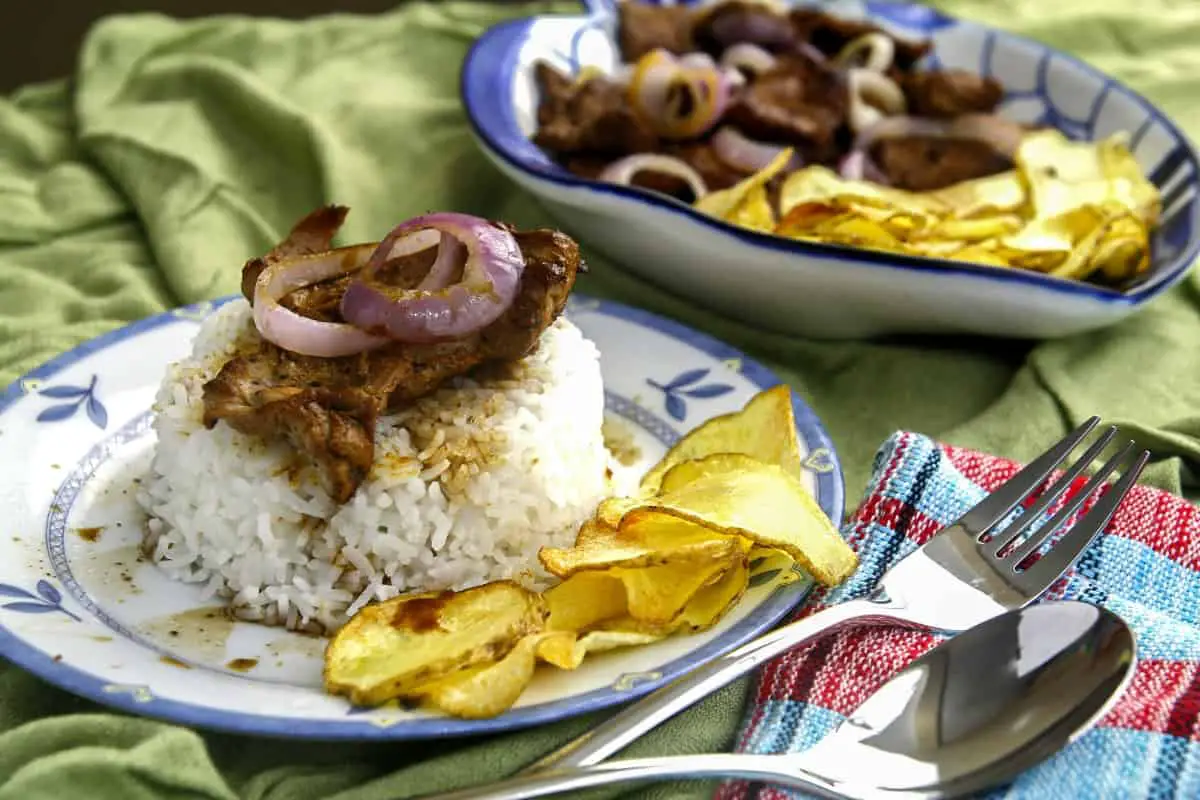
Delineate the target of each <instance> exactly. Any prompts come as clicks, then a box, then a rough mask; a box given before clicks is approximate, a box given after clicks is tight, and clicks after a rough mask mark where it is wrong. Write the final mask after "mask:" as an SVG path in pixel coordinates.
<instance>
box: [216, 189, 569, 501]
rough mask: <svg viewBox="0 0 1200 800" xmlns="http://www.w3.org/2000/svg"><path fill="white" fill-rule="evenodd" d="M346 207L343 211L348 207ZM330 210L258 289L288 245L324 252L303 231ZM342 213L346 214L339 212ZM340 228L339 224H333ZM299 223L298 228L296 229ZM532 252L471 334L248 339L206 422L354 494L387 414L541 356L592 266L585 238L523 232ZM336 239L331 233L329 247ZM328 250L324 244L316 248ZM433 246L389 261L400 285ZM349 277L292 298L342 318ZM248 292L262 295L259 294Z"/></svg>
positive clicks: (407, 283)
mask: <svg viewBox="0 0 1200 800" xmlns="http://www.w3.org/2000/svg"><path fill="white" fill-rule="evenodd" d="M341 213H342V216H344V214H345V211H344V209H343V210H342V212H341ZM331 219H332V217H331V216H330V212H328V211H325V212H324V214H323V212H314V214H313V215H310V216H309V217H307V218H305V220H303V221H301V223H300V224H299V225H297V228H296V230H294V231H293V235H292V236H289V237H288V240H287V241H285V242H283V243H281V244H280V245H279V246H278V247H276V248H274V249H273V250H272V251H271V253H270V254H268V255H267V256H265V257H264V258H263V259H253V260H251V261H250V262H248V263H247V264H246V266H245V268H244V270H243V286H247V285H249V286H250V287H252V286H253V283H254V280H253V279H251V277H252V276H253V277H255V278H256V277H257V274H258V272H261V270H262V269H263V267H264V264H263V262H264V261H266V262H267V263H270V261H271V260H278V258H281V257H284V256H281V255H280V254H281V253H290V254H304V253H305V252H321V250H320V249H319V248H320V244H321V242H320V240H319V239H315V238H311V239H307V240H305V239H304V238H303V235H304V234H311V233H313V232H314V231H316V230H328V229H329V224H328V223H329V222H330V220H331ZM338 221H339V222H340V219H339V220H338ZM333 230H336V226H334V227H333ZM297 231H299V234H297ZM514 236H515V238H516V240H517V243H518V245H519V246H520V248H521V253H522V255H523V257H524V259H525V269H524V271H523V273H522V276H521V281H520V285H519V288H518V292H517V296H516V298H515V300H514V301H513V303H512V305H511V306H510V307H509V308H508V309H507V310H506V311H505V312H504V314H503V315H502V316H501V317H500V318H499V319H497V320H496V321H495V322H493V323H491V324H490V325H488V326H486V327H484V328H483V329H481V330H479V331H476V332H474V333H472V334H470V335H467V336H464V337H462V338H459V339H454V340H450V341H443V342H436V343H432V344H405V343H400V342H396V343H392V344H388V345H385V346H383V347H381V348H378V349H375V350H371V351H368V352H365V353H361V354H358V355H353V356H343V357H340V358H317V357H313V356H303V355H299V354H297V353H292V352H289V351H287V350H284V349H283V348H281V347H278V346H276V345H274V344H272V343H271V342H268V341H266V340H264V339H262V338H261V337H257V336H252V337H247V339H246V341H245V342H244V344H243V345H242V346H240V347H239V349H238V351H237V352H235V353H234V354H233V356H232V357H230V359H229V360H228V361H227V362H226V363H225V364H224V365H223V366H222V367H221V369H220V370H219V371H218V373H217V374H216V375H215V376H214V377H213V378H212V379H211V380H209V381H208V382H207V383H206V384H205V386H204V398H203V402H204V424H205V425H206V426H208V427H212V426H214V425H216V424H217V423H218V422H222V421H224V422H225V423H226V424H228V425H230V426H231V427H233V428H234V429H235V430H238V431H241V432H242V433H246V434H249V435H252V436H260V437H262V438H264V439H266V440H268V441H283V442H287V443H288V444H289V445H291V447H292V448H293V449H294V450H295V452H296V455H297V457H298V459H300V460H301V461H300V463H302V464H310V465H312V466H314V467H316V468H317V470H318V472H319V474H320V475H321V478H322V480H323V482H324V485H325V487H326V490H327V491H328V492H329V494H330V496H331V497H332V498H333V499H334V500H335V501H336V502H338V503H344V502H346V501H347V500H349V499H350V497H351V496H353V494H354V492H355V490H356V489H357V488H358V486H359V484H360V483H362V481H363V480H365V479H366V477H367V475H368V474H369V472H370V469H371V465H372V463H373V461H374V457H375V446H374V431H375V422H376V420H377V418H378V416H379V415H380V414H381V413H383V412H385V411H387V410H389V409H396V408H398V407H400V406H402V405H404V404H405V403H408V402H411V401H413V400H415V399H417V398H420V397H422V396H424V395H426V394H429V393H431V392H433V391H434V390H436V389H437V388H438V387H440V386H441V385H442V384H443V383H445V382H446V381H447V380H448V379H450V378H452V377H454V376H457V375H462V374H465V373H467V372H469V371H471V370H472V369H474V368H476V367H478V366H481V365H485V364H490V363H497V362H501V361H512V360H516V359H519V358H522V357H524V356H526V355H528V354H529V353H531V352H532V351H533V350H534V349H535V348H536V346H537V343H538V340H539V338H540V337H541V334H542V332H543V331H544V330H545V329H546V328H547V327H549V326H550V324H552V323H553V322H554V321H555V320H556V319H557V318H558V317H559V315H560V314H561V313H562V311H563V308H564V307H565V305H566V302H567V297H568V296H569V294H570V291H571V288H572V287H573V286H574V283H575V278H576V275H577V274H578V273H579V272H580V271H581V270H585V269H586V268H585V267H584V265H583V262H582V260H581V259H580V254H579V246H578V245H577V244H576V243H575V242H574V241H573V240H572V239H571V238H570V237H568V236H566V235H565V234H563V233H560V232H558V231H552V230H534V231H514ZM330 238H332V231H330V232H329V238H327V239H326V240H325V245H326V246H327V245H328V241H329V239H330ZM314 247H315V248H318V249H316V250H313V249H309V248H314ZM432 258H433V248H430V249H429V250H427V251H425V252H423V253H416V254H413V255H410V256H405V257H403V258H401V259H395V260H394V261H393V262H392V263H389V264H388V265H387V269H386V274H387V276H388V278H389V281H390V282H394V285H396V286H398V287H402V288H412V287H413V286H415V285H416V283H418V282H419V281H420V279H421V277H422V276H423V274H424V272H423V271H422V265H423V269H424V270H426V271H427V270H428V267H429V264H430V263H431V261H432ZM347 282H348V280H347V279H346V278H339V279H336V280H331V281H328V282H326V283H324V284H318V285H317V286H314V287H309V288H308V289H306V290H301V292H304V294H300V293H293V295H298V294H299V296H298V297H295V296H293V295H289V296H288V297H287V298H284V300H283V304H284V305H287V306H288V307H290V308H292V309H293V310H294V311H297V312H298V313H302V314H305V315H307V316H312V317H314V318H317V319H323V320H326V321H336V322H340V321H342V320H341V317H340V314H339V313H338V312H337V311H336V309H337V307H338V304H339V302H340V294H341V292H343V291H344V289H345V285H346V283H347ZM249 295H250V296H251V297H252V296H253V293H252V292H250V293H249Z"/></svg>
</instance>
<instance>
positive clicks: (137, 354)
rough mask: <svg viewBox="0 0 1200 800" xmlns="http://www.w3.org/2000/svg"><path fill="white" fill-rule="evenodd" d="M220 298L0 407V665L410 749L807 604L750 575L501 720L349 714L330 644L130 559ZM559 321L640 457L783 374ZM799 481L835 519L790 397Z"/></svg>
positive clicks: (607, 311) (41, 381) (564, 710)
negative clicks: (169, 395)
mask: <svg viewBox="0 0 1200 800" xmlns="http://www.w3.org/2000/svg"><path fill="white" fill-rule="evenodd" d="M220 302H223V301H219V302H218V303H216V304H210V303H203V304H199V305H194V306H188V307H185V308H181V309H177V310H175V311H172V312H170V313H166V314H161V315H159V316H156V317H151V318H149V319H146V320H142V321H141V322H137V323H135V324H133V325H130V326H128V327H125V328H122V329H120V330H116V331H113V332H111V333H108V334H106V335H104V336H101V337H99V338H97V339H94V340H92V341H90V342H87V343H86V344H83V345H81V346H79V347H78V348H76V349H74V350H72V351H70V352H68V353H66V354H64V355H62V356H59V357H58V358H56V359H54V360H53V361H51V362H49V363H48V364H46V365H44V366H42V367H39V368H38V369H36V370H34V371H33V372H31V373H29V374H28V375H27V376H25V377H23V378H21V379H19V380H17V381H16V382H14V383H13V385H12V386H10V387H9V389H8V391H7V392H6V393H5V394H4V395H3V396H2V397H0V518H2V519H3V520H4V524H3V526H0V655H2V656H3V657H4V658H6V659H8V660H10V661H12V662H13V663H15V664H18V665H20V666H21V667H23V668H25V669H27V670H29V671H30V672H33V673H35V674H37V675H39V676H41V677H42V678H44V679H45V680H47V681H50V682H51V683H54V684H57V685H58V686H60V687H62V688H64V689H66V690H68V691H71V692H74V693H76V694H78V695H82V696H84V697H88V698H90V699H92V700H96V701H98V702H101V703H104V704H107V705H109V706H113V707H116V708H119V709H122V710H125V711H129V712H133V713H137V714H143V715H146V716H151V717H156V718H159V719H163V720H167V721H170V722H175V723H180V724H184V725H191V726H199V727H205V728H214V729H222V730H228V731H239V732H243V733H255V734H265V735H273V736H287V737H297V738H307V739H409V738H424V737H435V736H445V735H466V734H477V733H489V732H495V731H499V730H505V729H511V728H517V727H524V726H528V725H536V724H541V723H544V722H548V721H552V720H556V719H560V718H563V717H567V716H572V715H575V714H581V713H585V712H588V711H592V710H595V709H597V708H601V707H605V706H610V705H614V704H618V703H621V702H625V701H627V700H629V699H631V698H633V697H636V696H639V695H642V694H645V693H646V692H648V691H650V690H652V689H653V688H655V687H657V686H660V685H661V684H663V683H664V682H666V681H668V680H670V679H672V678H673V677H675V676H678V675H680V674H681V673H683V672H685V671H686V670H688V669H689V668H691V667H693V666H695V665H697V664H699V663H701V662H703V661H705V660H708V659H711V658H713V657H714V656H716V655H717V654H719V653H723V652H725V651H728V650H730V649H732V648H733V647H735V646H737V645H738V644H740V643H742V642H744V641H746V640H748V639H750V638H752V637H754V636H756V635H757V634H759V633H761V632H762V631H764V630H766V629H767V628H769V627H770V626H772V625H773V624H774V623H776V622H777V621H779V620H780V619H781V618H782V617H783V616H784V615H785V614H787V612H788V611H789V610H791V609H792V608H793V607H794V606H795V605H796V604H797V603H798V602H799V601H800V600H801V599H802V598H803V597H804V595H805V593H806V592H807V590H808V583H807V582H806V581H801V582H798V583H793V584H791V585H789V586H779V585H777V576H775V575H773V574H771V573H760V574H757V575H755V576H754V577H753V578H752V579H751V583H752V588H751V589H750V590H749V591H748V592H747V594H746V596H745V598H744V599H743V600H742V601H741V602H740V603H739V604H738V606H737V607H736V608H735V609H734V610H733V611H732V612H731V613H730V614H729V615H728V616H727V617H726V618H725V619H724V620H723V621H722V622H721V623H720V624H719V625H718V626H717V627H715V628H714V629H713V630H710V631H707V632H705V633H702V634H698V635H692V636H677V637H672V638H669V639H667V640H664V641H662V642H659V643H656V644H653V645H649V646H644V647H637V648H629V649H625V650H619V651H613V652H611V653H607V654H602V655H600V656H598V657H595V658H592V657H589V658H588V660H587V662H586V663H585V664H584V665H583V666H582V667H580V668H579V669H578V670H575V671H572V672H567V671H561V670H557V669H555V668H553V667H542V668H540V670H539V672H538V674H537V675H536V676H535V678H534V681H533V683H532V684H531V685H530V687H529V688H528V689H527V690H526V692H525V694H524V695H523V696H522V697H521V699H520V701H519V702H518V703H517V705H516V707H514V708H513V709H512V710H510V711H509V712H507V713H505V714H502V715H500V716H498V717H495V718H493V719H487V720H462V719H455V718H450V717H446V716H441V715H438V714H434V713H429V712H425V711H411V710H405V709H402V708H381V709H374V710H362V709H356V708H353V707H351V706H350V704H349V703H347V701H346V700H345V699H344V698H340V697H332V696H329V695H327V694H325V693H324V692H323V691H322V690H321V681H320V672H321V657H322V652H323V649H324V642H325V640H323V639H319V638H315V637H309V636H304V635H301V634H297V633H290V632H287V631H284V630H282V629H279V628H267V627H263V626H259V625H255V624H252V623H244V622H234V621H232V620H231V619H228V618H227V617H226V616H225V615H224V614H223V613H222V611H221V608H220V606H219V605H215V604H214V601H205V600H204V599H203V598H202V596H201V594H200V591H201V590H200V588H198V587H196V586H193V585H187V584H182V583H177V582H175V581H173V580H171V579H169V578H168V577H167V576H166V575H165V574H164V573H162V572H161V571H160V570H159V569H158V568H157V567H155V566H154V565H153V564H151V563H149V562H146V561H143V560H141V559H140V558H139V555H138V545H139V542H140V539H141V535H142V530H143V528H144V526H145V522H146V520H145V518H144V516H143V514H142V512H141V511H140V510H139V508H138V506H137V505H136V503H135V502H134V501H133V495H134V487H135V485H136V481H137V480H138V478H139V476H140V475H141V474H143V473H144V472H145V470H146V469H147V468H148V465H149V460H150V456H151V454H152V451H153V447H154V433H153V430H152V429H151V424H150V423H151V421H152V414H151V410H150V406H151V403H152V401H153V398H154V395H155V392H156V390H157V388H158V385H159V382H160V380H161V379H162V376H163V372H164V369H165V368H166V366H167V364H168V363H170V362H172V361H174V360H177V359H179V358H182V357H184V356H185V355H187V353H188V352H189V351H190V348H191V340H192V337H193V336H194V335H195V333H196V331H197V330H198V327H199V322H200V320H202V319H203V318H204V317H205V315H207V314H208V313H210V312H211V311H212V309H213V308H214V306H215V305H219V304H220ZM568 315H569V317H570V319H571V320H572V321H573V322H574V323H575V324H576V325H578V326H579V327H580V328H581V329H582V331H583V332H584V334H585V335H586V336H587V337H588V338H590V339H591V340H592V341H593V342H595V343H596V345H597V346H598V347H599V349H600V353H601V369H602V372H603V376H604V382H605V391H606V405H607V413H608V415H609V416H610V417H615V418H618V419H619V420H620V423H619V424H621V425H623V426H624V427H625V428H626V429H627V431H628V432H629V433H630V434H631V435H633V436H634V437H635V439H636V443H637V445H638V448H639V450H640V452H641V459H642V460H643V461H644V466H646V467H648V466H650V465H651V464H652V463H654V462H655V461H657V460H658V458H659V457H660V456H661V455H662V453H663V452H664V451H665V449H666V448H667V447H668V446H669V445H670V444H671V443H672V442H673V441H674V440H676V439H677V438H678V437H679V436H681V435H682V434H684V433H686V432H687V431H689V430H691V429H692V428H694V427H695V426H696V425H698V424H699V423H700V422H702V421H704V420H705V419H708V418H710V417H712V416H714V415H717V414H721V413H725V412H728V411H733V410H736V409H739V408H741V407H742V405H743V404H744V403H745V402H746V401H747V400H748V399H749V398H750V397H751V396H753V395H754V394H755V393H757V392H758V391H759V390H761V389H763V388H767V387H769V386H773V385H775V384H777V383H778V382H779V381H778V379H777V378H776V376H775V375H773V374H772V373H771V372H770V371H769V370H767V369H766V368H764V367H763V366H761V365H759V364H756V363H755V362H753V361H751V360H750V359H748V358H746V357H745V356H743V355H742V354H741V353H739V352H738V351H736V350H734V349H733V348H731V347H729V346H727V345H724V344H722V343H720V342H718V341H715V340H713V339H711V338H709V337H707V336H705V335H702V334H699V333H697V332H695V331H692V330H689V329H688V328H685V327H683V326H682V325H679V324H677V323H674V322H670V321H668V320H665V319H662V318H660V317H656V316H654V315H652V314H649V313H646V312H644V311H639V310H636V309H633V308H629V307H626V306H622V305H619V304H616V303H612V302H608V301H600V300H595V299H591V298H585V297H581V296H575V297H573V298H572V301H571V304H570V306H569V308H568ZM794 405H795V411H796V423H797V428H798V430H799V433H800V446H801V449H802V451H803V457H804V465H805V469H804V474H803V476H802V479H803V481H804V484H805V485H806V486H807V487H808V488H809V490H810V491H811V492H812V493H813V494H814V495H815V496H816V497H817V499H818V500H819V502H820V504H821V507H822V508H823V509H824V510H825V512H826V513H827V514H829V515H830V517H831V518H833V519H834V520H838V521H840V520H841V515H842V511H843V485H842V475H841V470H840V468H839V465H838V459H837V454H836V452H835V450H834V448H833V445H832V443H831V442H830V441H829V439H828V437H827V436H826V434H825V431H824V430H823V429H822V427H821V424H820V422H819V421H818V420H817V418H816V416H815V415H814V414H813V413H812V411H811V410H810V409H809V408H808V407H807V406H806V405H804V403H803V402H802V401H801V400H800V399H799V398H794Z"/></svg>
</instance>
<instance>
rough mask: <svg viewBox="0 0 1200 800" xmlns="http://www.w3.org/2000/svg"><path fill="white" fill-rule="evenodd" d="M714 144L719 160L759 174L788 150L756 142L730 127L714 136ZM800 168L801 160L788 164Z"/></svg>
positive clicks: (784, 147) (743, 170)
mask: <svg viewBox="0 0 1200 800" xmlns="http://www.w3.org/2000/svg"><path fill="white" fill-rule="evenodd" d="M712 144H713V149H714V150H716V152H717V157H718V158H720V159H721V160H722V161H724V162H725V163H726V164H728V165H729V166H731V167H733V168H734V169H737V170H741V171H742V172H759V171H761V170H763V169H766V168H767V167H768V166H769V165H770V163H771V162H772V161H774V160H775V158H776V157H777V156H778V155H779V154H780V153H782V152H783V151H784V150H786V149H787V146H786V145H780V144H768V143H766V142H756V141H755V140H753V139H749V138H747V137H746V136H745V135H743V134H742V132H741V131H739V130H738V129H737V128H734V127H731V126H729V125H724V126H722V127H721V128H719V129H718V130H717V132H716V133H715V134H713V138H712ZM799 166H800V163H799V158H793V159H792V163H790V164H788V168H789V169H795V168H797V167H799Z"/></svg>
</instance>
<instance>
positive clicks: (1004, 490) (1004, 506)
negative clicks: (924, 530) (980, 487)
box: [956, 417, 1100, 538]
mask: <svg viewBox="0 0 1200 800" xmlns="http://www.w3.org/2000/svg"><path fill="white" fill-rule="evenodd" d="M1099 423H1100V418H1099V417H1092V418H1091V419H1089V420H1088V421H1087V422H1085V423H1083V424H1082V425H1080V426H1079V427H1078V428H1076V429H1075V430H1073V431H1071V432H1070V433H1069V434H1067V435H1066V437H1064V438H1063V439H1062V440H1061V441H1060V442H1059V443H1058V444H1056V445H1054V446H1053V447H1051V448H1050V449H1049V450H1047V451H1046V452H1045V453H1043V454H1042V455H1040V456H1038V457H1037V458H1036V459H1034V460H1033V461H1030V462H1029V463H1028V464H1026V465H1025V468H1024V469H1022V470H1021V471H1020V472H1018V473H1017V474H1016V475H1014V476H1012V477H1011V478H1009V479H1008V480H1007V481H1005V482H1004V485H1003V486H1001V487H1000V488H999V489H997V490H996V491H994V492H992V493H991V494H990V495H988V496H987V497H985V498H984V499H983V500H980V501H979V502H978V503H977V504H976V505H975V506H974V507H973V508H972V509H971V510H970V511H968V512H967V513H965V514H963V515H962V516H961V517H960V518H959V519H958V522H957V523H956V524H957V525H961V526H962V527H964V528H966V529H967V531H969V532H970V533H972V534H974V535H975V536H976V538H978V537H979V536H981V535H982V534H983V533H984V532H985V531H987V530H989V529H990V528H991V527H992V526H993V525H995V524H996V523H997V522H999V521H1000V520H1002V519H1004V518H1005V517H1006V516H1008V513H1009V512H1010V511H1012V510H1013V509H1014V508H1016V507H1017V504H1018V503H1020V502H1021V501H1022V500H1024V499H1025V498H1026V497H1028V496H1029V493H1030V492H1032V491H1033V490H1034V489H1036V488H1037V487H1038V486H1039V485H1041V483H1042V481H1044V480H1046V478H1047V476H1049V475H1050V473H1051V472H1053V471H1054V470H1055V469H1056V468H1057V467H1058V465H1059V464H1061V463H1062V462H1063V461H1065V460H1066V458H1067V456H1069V455H1071V451H1072V450H1074V449H1075V447H1076V445H1078V444H1079V443H1080V442H1081V441H1083V438H1084V437H1085V436H1087V435H1088V434H1089V433H1091V432H1092V429H1093V428H1095V427H1096V425H1098V424H1099Z"/></svg>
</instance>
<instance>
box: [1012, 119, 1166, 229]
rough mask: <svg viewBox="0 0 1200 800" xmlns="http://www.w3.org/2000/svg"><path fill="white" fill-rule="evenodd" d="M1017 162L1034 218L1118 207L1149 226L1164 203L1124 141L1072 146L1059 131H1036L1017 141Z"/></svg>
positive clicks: (1119, 139)
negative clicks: (1084, 208) (1112, 204)
mask: <svg viewBox="0 0 1200 800" xmlns="http://www.w3.org/2000/svg"><path fill="white" fill-rule="evenodd" d="M1016 163H1017V168H1018V169H1020V170H1021V172H1022V173H1023V174H1024V176H1025V179H1026V181H1027V182H1028V184H1029V194H1030V198H1031V202H1032V206H1033V213H1034V216H1036V217H1038V218H1047V217H1056V216H1060V215H1062V214H1065V213H1067V212H1069V211H1071V210H1073V209H1077V208H1080V207H1083V206H1088V205H1091V206H1099V205H1103V204H1105V203H1116V204H1119V205H1120V206H1122V207H1124V208H1126V209H1128V210H1130V211H1132V212H1134V214H1135V215H1136V216H1137V217H1138V218H1139V219H1141V220H1142V221H1143V222H1144V223H1145V224H1146V225H1147V226H1149V225H1153V224H1155V223H1156V222H1157V220H1158V215H1159V213H1160V210H1161V202H1162V200H1161V196H1160V194H1159V191H1158V187H1156V186H1155V185H1154V184H1153V183H1151V182H1150V181H1149V180H1148V179H1147V178H1146V177H1145V175H1143V174H1142V171H1141V168H1140V167H1139V166H1138V163H1137V160H1136V159H1135V158H1134V157H1133V154H1132V153H1131V152H1130V151H1129V148H1128V147H1127V146H1126V144H1125V142H1124V141H1123V139H1122V137H1118V136H1113V137H1109V138H1108V139H1104V140H1102V141H1099V142H1073V141H1071V140H1070V139H1068V138H1067V137H1066V136H1064V135H1063V134H1062V133H1061V132H1060V131H1057V130H1040V131H1036V132H1033V133H1030V134H1028V135H1027V136H1025V137H1023V138H1022V139H1021V143H1020V145H1019V146H1018V147H1017V153H1016Z"/></svg>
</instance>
